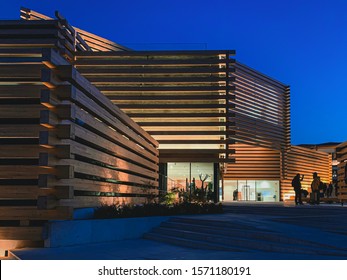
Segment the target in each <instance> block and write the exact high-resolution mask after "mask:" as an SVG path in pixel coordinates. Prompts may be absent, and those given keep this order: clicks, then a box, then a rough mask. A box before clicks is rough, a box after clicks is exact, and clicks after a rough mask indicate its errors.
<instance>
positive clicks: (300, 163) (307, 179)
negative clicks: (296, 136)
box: [281, 146, 332, 196]
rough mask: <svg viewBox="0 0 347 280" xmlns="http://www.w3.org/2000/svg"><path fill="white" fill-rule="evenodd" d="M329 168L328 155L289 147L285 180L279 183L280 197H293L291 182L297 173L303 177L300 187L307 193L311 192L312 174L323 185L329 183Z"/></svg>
mask: <svg viewBox="0 0 347 280" xmlns="http://www.w3.org/2000/svg"><path fill="white" fill-rule="evenodd" d="M331 166H332V159H331V155H330V154H328V153H325V152H320V151H316V150H312V149H308V148H304V147H300V146H291V148H290V150H289V151H288V153H287V160H286V163H285V178H284V179H283V180H282V182H281V193H282V196H283V194H290V195H294V190H293V187H292V185H291V182H292V179H293V178H294V176H295V175H296V174H297V173H300V174H301V175H305V176H304V180H303V181H302V182H301V185H302V188H303V189H306V190H308V191H309V192H311V182H312V180H313V177H312V175H313V172H317V173H318V176H320V179H321V181H323V182H324V183H330V181H331V180H332V179H331V178H332V169H331Z"/></svg>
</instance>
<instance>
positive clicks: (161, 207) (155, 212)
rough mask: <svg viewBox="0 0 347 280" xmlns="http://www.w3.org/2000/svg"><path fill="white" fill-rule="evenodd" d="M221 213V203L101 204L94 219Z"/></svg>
mask: <svg viewBox="0 0 347 280" xmlns="http://www.w3.org/2000/svg"><path fill="white" fill-rule="evenodd" d="M219 213H223V207H222V204H221V203H219V204H214V203H192V202H183V203H175V204H170V205H167V204H160V203H148V204H144V205H129V204H125V205H102V206H100V207H98V208H96V209H95V212H94V219H112V218H133V217H148V216H169V215H187V214H219Z"/></svg>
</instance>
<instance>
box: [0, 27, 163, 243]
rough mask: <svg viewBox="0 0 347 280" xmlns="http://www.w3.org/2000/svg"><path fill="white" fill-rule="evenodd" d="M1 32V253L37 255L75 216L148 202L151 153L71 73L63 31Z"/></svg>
mask: <svg viewBox="0 0 347 280" xmlns="http://www.w3.org/2000/svg"><path fill="white" fill-rule="evenodd" d="M1 27H2V29H1V34H0V54H1V56H0V144H1V146H0V165H1V166H0V239H1V240H0V247H1V248H5V249H11V248H18V247H23V246H36V245H42V242H43V240H44V239H45V230H44V224H45V223H46V222H47V221H48V220H65V219H72V218H73V209H76V208H83V207H95V206H100V205H101V204H113V203H128V202H133V203H142V202H144V201H146V200H147V199H149V198H151V197H152V194H153V193H154V194H155V193H156V192H157V191H156V189H157V187H158V162H159V159H158V155H159V153H158V150H157V147H158V143H157V141H155V140H154V139H153V138H152V137H151V136H150V135H149V134H148V133H147V132H145V131H144V130H143V129H142V128H141V127H140V126H139V125H138V124H136V123H135V122H134V121H132V120H131V119H130V118H129V117H128V116H127V115H126V114H125V113H123V112H122V111H121V110H120V109H119V108H118V107H117V106H115V105H114V104H113V103H112V102H111V101H109V99H108V98H107V97H105V96H104V95H103V94H101V93H100V91H98V90H97V89H96V88H95V87H94V86H93V85H91V84H90V82H88V81H87V80H86V79H85V78H84V77H83V76H81V75H80V74H79V73H78V71H77V70H76V69H75V68H74V67H73V66H72V65H71V64H70V63H69V60H70V59H71V56H70V49H69V48H70V47H71V48H72V49H73V48H75V47H76V46H74V47H73V46H72V45H69V44H68V42H69V41H68V40H65V39H64V38H65V37H66V36H65V35H66V34H65V35H62V34H64V30H65V31H66V25H62V24H61V23H60V22H57V21H40V22H34V21H33V22H29V21H26V22H22V21H5V22H3V21H2V22H1ZM29 29H31V30H32V31H33V32H28V30H29ZM35 34H37V35H35ZM70 35H71V34H70ZM61 36H62V37H61ZM8 38H11V39H8ZM61 39H64V40H63V41H61Z"/></svg>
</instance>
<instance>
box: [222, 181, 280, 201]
mask: <svg viewBox="0 0 347 280" xmlns="http://www.w3.org/2000/svg"><path fill="white" fill-rule="evenodd" d="M223 194H224V201H268V202H270V201H279V181H270V180H226V181H224V193H223Z"/></svg>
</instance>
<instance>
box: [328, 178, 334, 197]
mask: <svg viewBox="0 0 347 280" xmlns="http://www.w3.org/2000/svg"><path fill="white" fill-rule="evenodd" d="M332 194H333V183H332V182H330V183H329V186H328V191H327V197H331V195H332Z"/></svg>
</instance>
